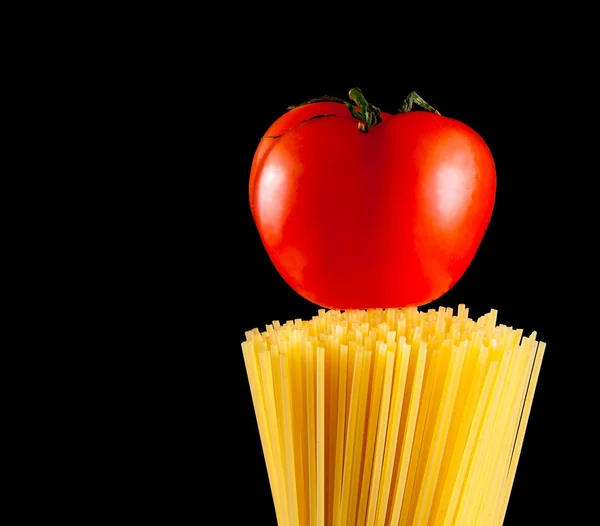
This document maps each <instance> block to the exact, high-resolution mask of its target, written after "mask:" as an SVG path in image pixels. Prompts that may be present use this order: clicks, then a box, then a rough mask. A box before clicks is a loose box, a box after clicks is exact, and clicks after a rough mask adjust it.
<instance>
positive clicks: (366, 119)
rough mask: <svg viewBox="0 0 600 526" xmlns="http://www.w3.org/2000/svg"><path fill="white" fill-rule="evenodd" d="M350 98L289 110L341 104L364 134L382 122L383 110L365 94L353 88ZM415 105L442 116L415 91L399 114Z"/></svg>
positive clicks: (325, 100) (410, 94) (322, 98)
mask: <svg viewBox="0 0 600 526" xmlns="http://www.w3.org/2000/svg"><path fill="white" fill-rule="evenodd" d="M348 98H349V99H350V101H352V102H349V101H347V100H344V99H340V98H338V97H330V96H329V95H325V96H323V97H318V98H316V99H311V100H309V101H307V102H304V103H303V104H298V105H296V106H290V107H288V110H292V109H294V108H298V107H299V106H305V105H307V104H313V103H315V102H339V103H341V104H344V105H345V106H346V107H347V108H348V111H350V114H351V115H352V117H353V118H355V119H357V120H358V129H359V130H360V131H361V132H362V133H367V132H368V131H369V129H370V128H371V127H373V126H376V125H377V124H379V123H380V122H381V110H380V109H379V108H378V107H377V106H374V105H373V104H371V103H370V102H367V99H365V96H364V95H363V92H362V91H361V90H360V89H359V88H352V89H351V90H350V91H349V92H348ZM413 105H417V106H420V107H421V108H423V109H424V110H427V111H430V112H432V113H435V114H436V115H440V112H439V111H438V110H436V109H435V108H434V107H433V106H431V104H429V103H428V102H425V101H424V100H423V99H422V98H421V97H420V96H419V95H418V94H417V93H416V92H415V91H412V92H411V93H409V95H408V96H407V97H406V99H404V103H403V104H402V106H401V107H400V109H399V110H398V111H397V113H407V112H409V111H411V110H412V107H413ZM357 108H358V109H357Z"/></svg>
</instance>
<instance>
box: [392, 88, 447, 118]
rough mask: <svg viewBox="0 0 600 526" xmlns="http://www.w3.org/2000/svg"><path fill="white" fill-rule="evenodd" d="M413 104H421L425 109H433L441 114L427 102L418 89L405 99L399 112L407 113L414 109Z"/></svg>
mask: <svg viewBox="0 0 600 526" xmlns="http://www.w3.org/2000/svg"><path fill="white" fill-rule="evenodd" d="M413 104H416V105H417V106H421V108H423V109H424V110H427V111H431V112H433V113H435V114H436V115H441V114H440V112H439V111H438V110H436V109H435V108H434V107H433V106H432V105H431V104H429V103H428V102H425V101H424V100H423V99H422V98H421V97H420V96H419V94H418V93H417V92H416V91H412V92H410V93H409V94H408V96H407V97H406V99H404V103H403V104H402V107H401V108H400V109H399V110H398V113H407V112H409V111H410V110H412V107H413Z"/></svg>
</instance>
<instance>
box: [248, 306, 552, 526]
mask: <svg viewBox="0 0 600 526" xmlns="http://www.w3.org/2000/svg"><path fill="white" fill-rule="evenodd" d="M544 349H545V344H544V343H543V342H538V341H537V340H536V333H533V334H531V335H530V336H529V337H524V336H523V331H522V330H520V329H513V328H512V327H507V326H505V325H501V324H500V325H499V324H497V312H496V311H495V310H491V311H490V312H489V313H488V314H486V315H485V316H482V317H480V318H479V319H477V320H476V321H475V320H473V319H471V318H469V315H468V309H467V308H465V306H464V305H459V307H458V311H457V312H456V313H453V310H452V309H449V308H443V307H441V308H439V309H438V310H433V309H430V310H427V311H420V310H418V309H417V308H408V309H387V310H386V309H372V310H361V311H335V310H329V311H326V310H324V309H321V310H319V311H318V315H317V316H314V317H313V318H312V319H311V320H307V321H302V320H299V319H298V320H294V321H288V322H286V323H284V324H280V323H278V322H276V321H275V322H273V323H272V324H269V325H267V326H266V330H265V331H262V332H261V331H259V330H258V329H254V330H252V331H248V332H247V333H246V341H245V342H244V343H242V350H243V355H244V360H245V364H246V370H247V374H248V380H249V384H250V390H251V393H252V400H253V403H254V410H255V414H256V419H257V423H258V431H259V433H260V438H261V443H262V448H263V452H264V457H265V463H266V467H267V473H268V477H269V482H270V485H271V492H272V495H273V502H274V506H275V512H276V515H277V521H278V524H279V526H387V525H394V526H395V525H399V524H400V525H412V526H425V525H434V526H451V525H460V526H462V525H468V526H482V525H485V526H499V525H501V524H502V522H503V520H504V515H505V513H506V509H507V506H508V500H509V497H510V491H511V487H512V485H513V481H514V477H515V472H516V468H517V463H518V461H519V455H520V452H521V448H522V445H523V440H524V436H525V429H526V425H527V421H528V418H529V414H530V410H531V405H532V400H533V394H534V391H535V386H536V383H537V378H538V375H539V371H540V366H541V362H542V358H543V354H544Z"/></svg>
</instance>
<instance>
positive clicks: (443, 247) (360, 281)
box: [249, 103, 496, 310]
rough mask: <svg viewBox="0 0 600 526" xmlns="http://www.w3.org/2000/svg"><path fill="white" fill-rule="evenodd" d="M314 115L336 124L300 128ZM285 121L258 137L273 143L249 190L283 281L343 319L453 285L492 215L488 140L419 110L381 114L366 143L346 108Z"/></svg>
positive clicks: (264, 150)
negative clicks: (348, 314)
mask: <svg viewBox="0 0 600 526" xmlns="http://www.w3.org/2000/svg"><path fill="white" fill-rule="evenodd" d="M323 105H327V107H325V106H323ZM313 106H314V107H313ZM317 106H319V107H318V108H317ZM335 107H337V108H335ZM304 108H306V109H305V110H304V111H303V112H298V111H297V110H301V109H304ZM336 109H337V110H340V114H339V115H338V113H336V112H335V111H336ZM309 110H310V111H309ZM311 111H312V112H313V113H312V115H316V114H319V113H333V114H334V115H335V116H331V117H323V118H313V119H311V120H306V119H308V118H309V117H310V116H311ZM292 112H297V113H295V114H294V115H291V116H290V115H289V113H292ZM292 112H289V113H288V114H286V115H284V116H283V117H285V119H284V118H283V117H282V119H279V120H278V121H277V122H276V123H275V124H274V126H273V127H272V128H273V131H275V132H277V133H273V132H272V131H269V132H267V134H265V135H280V136H279V137H278V138H276V139H266V138H265V139H263V140H262V141H261V144H260V145H259V148H258V150H257V153H256V155H255V158H254V162H253V167H252V171H251V178H250V187H249V191H250V202H251V209H252V213H253V217H254V220H255V222H256V226H257V228H258V231H259V234H260V237H261V240H262V242H263V244H264V246H265V248H266V250H267V253H268V254H269V257H270V258H271V260H272V261H273V263H274V265H275V267H276V269H277V270H278V272H279V273H280V274H281V276H282V277H283V278H284V280H285V281H286V282H287V283H288V284H289V285H290V286H291V287H292V288H293V289H294V290H295V291H296V292H297V293H299V294H300V295H301V296H303V297H304V298H306V299H307V300H309V301H311V302H313V303H316V304H317V305H320V306H322V307H325V308H330V309H340V310H341V309H359V308H360V309H365V308H392V307H394V308H402V307H407V306H413V305H424V304H426V303H429V302H431V301H434V300H436V299H437V298H439V297H441V296H442V295H443V294H444V293H446V292H447V291H448V290H449V289H450V288H451V287H453V286H454V285H455V284H456V283H457V281H458V280H459V279H460V278H461V276H462V275H463V274H464V272H465V271H466V269H467V268H468V266H469V264H470V263H471V261H472V259H473V257H474V256H475V253H476V251H477V249H478V248H479V245H480V243H481V241H482V239H483V236H484V234H485V232H486V230H487V227H488V224H489V221H490V218H491V214H492V210H493V206H494V200H495V193H496V171H495V166H494V161H493V158H492V154H491V152H490V150H489V148H488V147H487V145H486V144H485V142H484V140H483V139H482V138H481V137H480V136H479V135H478V134H477V133H476V132H475V131H474V130H473V129H471V128H470V127H468V126H467V125H466V124H464V123H461V122H459V121H456V120H453V119H450V118H447V117H442V116H439V115H435V114H433V113H428V112H423V111H415V112H409V113H401V114H398V115H389V114H386V115H385V116H384V118H383V120H382V122H381V123H379V124H377V125H376V126H373V127H372V128H370V130H369V131H368V133H361V132H360V131H359V130H358V129H357V120H356V119H353V118H352V117H351V116H350V114H349V111H348V109H347V108H346V107H345V106H344V105H343V104H337V103H317V104H311V105H308V106H303V107H300V108H296V110H292ZM315 112H319V113H315ZM286 116H287V117H286ZM265 141H271V142H270V143H269V142H265Z"/></svg>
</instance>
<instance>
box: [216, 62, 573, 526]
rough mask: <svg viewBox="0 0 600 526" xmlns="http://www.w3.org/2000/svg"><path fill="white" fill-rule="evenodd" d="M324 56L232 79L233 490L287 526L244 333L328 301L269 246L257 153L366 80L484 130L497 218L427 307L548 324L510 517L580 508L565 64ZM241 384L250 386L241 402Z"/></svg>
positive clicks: (224, 191) (226, 237)
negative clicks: (293, 108)
mask: <svg viewBox="0 0 600 526" xmlns="http://www.w3.org/2000/svg"><path fill="white" fill-rule="evenodd" d="M319 66H322V64H317V63H316V62H315V61H311V60H308V59H307V60H303V59H298V60H296V61H291V62H288V63H285V62H280V63H277V65H276V66H273V65H272V64H271V65H269V64H266V65H263V66H261V65H260V62H258V63H256V64H252V63H250V64H249V65H248V69H249V71H250V70H251V74H249V75H248V76H243V77H240V78H239V79H238V82H234V83H231V84H229V86H231V87H230V88H229V90H230V91H228V96H229V95H231V96H234V94H237V95H238V96H239V98H238V99H237V104H238V106H237V107H238V108H242V110H241V111H242V116H241V117H240V116H239V115H236V116H235V117H231V118H230V119H229V118H225V119H224V122H223V123H221V128H220V129H223V130H224V131H225V132H227V131H228V133H227V135H226V136H223V137H222V140H223V141H226V142H227V146H226V149H227V150H228V151H229V152H230V153H229V155H228V156H227V157H226V158H222V159H221V160H220V161H215V166H216V170H217V172H218V176H219V177H220V178H222V180H221V181H219V182H218V183H217V185H218V186H217V188H219V191H218V192H219V193H217V194H212V197H211V198H210V199H208V200H207V203H208V202H209V201H210V202H211V203H210V206H213V207H215V208H216V209H219V210H220V212H219V213H218V214H217V216H216V221H217V223H218V224H215V225H213V226H211V229H215V231H214V234H215V236H216V239H217V245H218V246H219V248H216V249H214V250H215V252H214V254H215V255H216V256H217V257H219V254H222V255H223V257H222V259H218V264H217V265H216V266H217V267H222V268H220V270H218V272H221V273H222V277H221V278H220V280H217V283H216V284H213V286H215V287H217V288H219V289H220V291H221V292H225V291H226V298H223V294H220V296H219V297H220V298H221V299H220V300H219V301H220V303H219V305H220V309H221V310H220V312H221V314H222V315H223V316H226V320H227V321H226V328H224V329H223V332H222V338H221V340H222V342H223V343H222V346H223V347H222V348H221V349H220V352H222V353H223V355H222V356H221V357H220V358H219V367H223V368H227V370H228V371H229V372H231V373H232V374H231V375H228V376H227V380H226V382H227V389H223V391H222V392H223V393H225V392H226V393H227V395H223V396H224V398H222V399H217V402H218V403H221V402H222V403H227V404H232V405H229V406H228V411H229V412H228V413H227V415H230V416H228V417H225V416H223V413H220V414H219V416H220V419H219V422H220V424H219V425H220V426H225V427H226V428H227V430H228V433H227V434H224V435H223V439H222V440H220V439H219V437H218V436H213V437H212V439H213V440H212V441H213V442H215V443H216V444H218V446H216V447H223V448H224V450H226V451H227V452H228V453H227V459H228V460H227V466H228V468H227V474H226V475H223V476H222V477H221V479H220V480H222V482H221V483H222V484H223V485H224V486H223V487H224V488H226V490H227V494H228V495H230V496H233V497H234V501H235V502H236V503H239V507H240V508H239V509H240V510H241V511H242V513H243V514H244V515H245V516H246V519H247V520H249V521H250V522H251V523H253V524H261V525H265V526H271V525H273V526H274V525H275V515H274V511H273V506H272V502H271V494H270V489H269V483H268V479H267V475H266V469H265V466H264V461H263V457H262V450H261V445H260V440H259V434H258V429H257V426H256V421H255V418H254V413H253V406H252V401H251V397H250V390H249V387H248V383H247V380H246V376H245V370H244V364H243V359H242V354H241V348H240V344H241V342H242V341H243V339H244V331H246V330H249V329H252V328H254V327H259V328H260V329H261V330H262V329H264V325H265V324H266V323H270V322H271V321H272V320H276V319H277V320H281V321H285V320H288V319H294V318H307V317H310V316H312V315H313V314H314V313H315V312H316V310H317V308H318V307H317V306H315V305H313V304H311V303H310V302H308V301H305V300H304V299H302V298H301V297H300V296H298V295H297V294H296V293H295V292H294V291H293V290H292V289H291V288H290V287H289V286H288V285H287V284H286V283H285V282H284V281H283V279H282V278H281V277H280V276H279V275H278V273H277V271H276V270H275V268H274V266H273V265H272V263H271V262H270V260H269V258H268V256H267V254H266V252H265V250H264V248H263V246H262V244H261V241H260V238H259V236H258V233H257V230H256V228H255V226H254V223H253V221H252V218H251V214H250V209H249V205H248V194H247V192H248V189H247V184H248V174H249V169H250V164H251V161H252V156H253V153H254V150H255V148H256V146H257V145H258V142H259V140H260V138H261V136H262V134H263V133H264V132H265V131H266V129H267V128H268V127H269V125H270V124H271V123H272V122H273V121H274V120H275V119H277V118H278V117H279V116H280V115H281V114H282V113H283V112H284V111H285V109H286V107H287V106H288V105H290V104H295V103H299V102H302V101H305V100H308V99H310V98H313V97H317V96H320V95H324V94H328V95H334V96H338V97H345V96H346V94H347V91H348V89H349V88H351V87H354V86H358V87H360V88H361V89H362V90H363V92H364V93H365V95H366V96H367V98H368V100H369V101H370V102H372V103H373V104H375V105H377V106H379V107H380V108H381V109H382V110H387V111H393V110H394V109H396V108H397V107H399V105H400V104H401V102H402V100H403V99H404V97H405V96H406V95H407V94H408V93H409V92H410V91H412V90H416V91H417V92H418V93H419V94H420V95H421V96H422V97H423V98H424V99H425V100H427V101H428V102H429V103H431V104H432V105H433V106H434V107H436V108H437V109H439V110H440V111H441V113H442V114H443V115H445V116H448V117H452V118H455V119H458V120H461V121H463V122H465V123H466V124H468V125H469V126H471V127H472V128H474V129H475V130H476V131H477V132H478V133H479V134H480V135H481V136H482V137H483V138H484V140H485V141H486V142H487V144H488V145H489V147H490V149H491V151H492V154H493V156H494V159H495V162H496V169H497V177H498V187H497V196H496V205H495V209H494V213H493V217H492V220H491V223H490V226H489V229H488V231H487V233H486V235H485V238H484V240H483V242H482V244H481V247H480V249H479V251H478V253H477V255H476V257H475V259H474V261H473V263H472V264H471V266H470V267H469V269H468V270H467V272H466V274H465V275H464V276H463V277H462V279H461V280H460V281H459V282H458V284H457V285H456V286H455V287H454V288H453V289H452V290H450V291H449V292H448V293H447V294H445V295H444V296H443V297H442V298H440V299H439V300H438V301H436V302H435V303H434V304H432V305H427V306H424V307H423V308H427V307H429V306H433V307H436V306H438V305H443V306H450V307H453V308H456V307H457V305H458V304H459V303H465V304H466V305H467V306H468V307H469V308H470V314H471V315H472V316H479V315H481V314H484V313H485V312H487V311H489V309H491V308H495V309H497V310H498V311H499V322H500V323H504V324H507V325H511V326H515V327H520V328H523V329H524V332H525V334H528V333H530V332H531V331H533V330H536V331H537V332H538V339H539V340H542V341H545V342H547V351H546V355H545V359H544V363H543V366H542V370H541V376H540V379H539V383H538V387H537V391H536V396H535V401H534V404H533V408H532V413H531V417H530V420H529V426H528V430H527V434H526V438H525V443H524V447H523V451H522V455H521V460H520V463H519V467H518V471H517V476H516V480H515V483H514V487H513V491H512V496H511V499H510V504H509V509H508V513H507V517H506V522H505V524H506V525H515V526H516V525H530V524H542V523H545V522H546V521H547V520H548V519H551V518H553V519H556V518H560V517H563V516H565V517H566V516H567V515H566V514H567V513H568V512H569V510H570V509H571V508H572V505H573V504H572V501H569V500H568V499H567V498H566V497H565V496H564V495H565V492H568V491H571V490H572V487H573V485H572V483H571V480H572V479H571V478H569V477H568V476H566V475H565V473H566V472H567V469H568V467H569V466H570V464H571V458H570V457H569V455H568V454H567V452H566V449H565V448H566V446H567V442H565V439H566V438H573V437H572V433H571V434H570V433H567V432H566V431H565V429H566V428H567V421H570V420H571V419H572V418H573V414H572V413H573V411H569V408H568V405H567V403H566V402H565V395H564V393H565V390H567V387H566V386H567V385H568V382H570V381H571V378H570V376H569V375H570V374H571V372H570V371H571V370H570V369H569V368H568V363H569V358H568V356H569V351H570V349H569V348H568V347H567V344H568V337H569V333H568V331H567V330H566V328H565V312H564V311H563V308H564V306H565V303H566V302H567V301H569V299H568V298H567V290H566V289H567V285H566V283H565V282H564V281H563V280H562V279H561V274H560V273H561V272H563V271H564V265H565V263H564V261H565V260H566V252H568V251H569V246H570V245H569V242H566V241H560V242H558V244H559V245H560V248H559V249H557V238H558V237H559V236H560V237H561V238H563V236H564V232H563V229H564V224H563V217H564V214H562V213H561V212H560V211H559V207H557V201H559V200H560V199H561V192H563V191H564V183H561V182H560V177H557V175H558V174H559V173H560V170H561V168H560V167H559V164H560V162H561V160H562V158H560V156H559V155H557V153H556V152H557V151H559V150H560V145H561V144H562V142H561V141H565V140H567V139H566V135H568V133H567V132H566V131H565V130H559V131H558V132H557V127H556V126H555V123H556V121H555V115H552V114H551V113H548V112H546V111H542V110H541V109H538V105H540V106H544V105H545V104H548V103H549V102H550V99H552V98H553V97H555V96H558V92H549V91H548V90H547V86H548V83H549V82H550V77H551V76H552V73H551V72H549V73H548V76H544V73H543V72H540V71H535V72H532V73H531V74H530V75H529V76H528V77H524V76H521V77H520V79H519V82H513V81H506V80H505V76H504V77H503V76H502V75H503V73H498V72H497V71H495V70H494V69H493V68H490V70H488V71H484V72H480V73H477V74H475V73H473V74H472V75H471V76H469V77H468V78H467V77H460V76H457V77H452V76H447V75H445V74H442V73H440V74H435V72H434V73H431V72H430V74H429V75H428V76H427V77H425V76H422V75H416V74H415V75H414V76H408V75H399V74H397V73H394V72H379V73H378V74H377V75H373V74H370V75H365V74H359V73H357V74H347V73H345V72H340V71H337V70H336V71H333V72H332V71H330V70H328V69H327V68H323V67H321V69H319ZM221 185H222V186H221ZM219 196H220V197H222V199H221V198H219ZM563 239H564V238H563ZM220 249H222V250H223V252H219V250H220ZM225 253H226V254H227V256H226V257H225V255H224V254H225ZM561 268H562V269H563V271H561V270H560V269H561ZM221 305H222V307H221ZM220 345H221V344H220ZM229 389H233V391H234V392H235V394H236V399H235V400H233V401H232V399H231V398H230V396H231V391H230V390H229ZM218 396H221V395H218ZM225 400H227V402H226V401H225ZM213 403H214V402H213ZM225 427H221V429H225ZM229 433H230V434H229ZM228 440H231V442H229V441H228ZM570 443H571V442H569V444H570Z"/></svg>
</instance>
